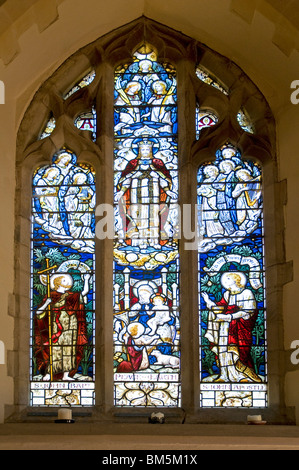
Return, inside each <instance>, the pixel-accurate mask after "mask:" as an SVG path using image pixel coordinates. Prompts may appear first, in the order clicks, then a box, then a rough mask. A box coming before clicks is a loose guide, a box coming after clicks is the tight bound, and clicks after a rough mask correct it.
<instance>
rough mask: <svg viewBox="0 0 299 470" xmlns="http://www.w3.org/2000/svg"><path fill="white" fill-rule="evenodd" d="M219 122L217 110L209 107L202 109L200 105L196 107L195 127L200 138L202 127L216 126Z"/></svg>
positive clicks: (197, 136)
mask: <svg viewBox="0 0 299 470" xmlns="http://www.w3.org/2000/svg"><path fill="white" fill-rule="evenodd" d="M217 123H218V116H217V115H216V113H215V112H213V111H210V110H208V109H200V108H199V106H197V107H196V116H195V128H196V138H197V139H199V137H200V133H201V130H202V129H205V128H206V127H212V126H215V125H216V124H217Z"/></svg>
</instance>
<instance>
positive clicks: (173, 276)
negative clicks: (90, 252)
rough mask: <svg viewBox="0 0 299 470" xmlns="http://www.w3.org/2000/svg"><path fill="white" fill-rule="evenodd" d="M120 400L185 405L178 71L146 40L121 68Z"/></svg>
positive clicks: (117, 150) (117, 114)
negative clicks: (159, 57)
mask: <svg viewBox="0 0 299 470" xmlns="http://www.w3.org/2000/svg"><path fill="white" fill-rule="evenodd" d="M114 97H115V106H114V120H115V122H114V123H115V126H114V136H115V147H114V171H115V173H114V194H115V232H116V237H115V242H114V315H113V326H114V403H115V406H125V407H129V406H140V407H147V406H154V407H177V406H180V403H181V396H180V321H179V256H178V248H179V246H178V240H177V238H176V233H177V225H178V218H177V215H178V214H177V212H178V210H177V203H178V164H177V105H176V74H175V69H174V68H173V66H172V65H171V64H166V63H165V64H160V63H159V62H158V61H157V57H156V54H155V52H154V51H153V50H152V49H151V48H150V47H149V46H145V47H143V48H141V49H139V50H138V51H136V53H135V54H134V55H133V62H132V63H130V64H124V65H121V66H120V67H118V68H117V69H116V71H115V96H114Z"/></svg>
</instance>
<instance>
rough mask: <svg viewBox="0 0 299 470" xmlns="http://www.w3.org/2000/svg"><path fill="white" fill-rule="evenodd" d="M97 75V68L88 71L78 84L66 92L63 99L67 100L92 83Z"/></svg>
mask: <svg viewBox="0 0 299 470" xmlns="http://www.w3.org/2000/svg"><path fill="white" fill-rule="evenodd" d="M95 76H96V72H95V70H91V71H90V72H88V73H87V74H86V75H84V77H83V78H82V79H81V80H80V81H79V82H78V83H77V84H76V85H74V86H73V87H72V88H71V89H70V90H69V91H68V92H66V93H65V94H64V97H63V99H64V100H67V99H68V98H69V97H70V96H72V95H73V94H74V93H76V92H77V91H79V90H81V89H82V88H85V87H87V86H88V85H90V84H91V83H92V82H93V80H94V79H95Z"/></svg>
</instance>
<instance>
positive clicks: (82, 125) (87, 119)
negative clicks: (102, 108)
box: [75, 108, 97, 141]
mask: <svg viewBox="0 0 299 470" xmlns="http://www.w3.org/2000/svg"><path fill="white" fill-rule="evenodd" d="M75 126H76V127H77V129H79V130H80V131H89V132H91V133H92V140H93V141H95V140H96V126H97V117H96V111H95V109H94V108H92V109H91V111H89V112H88V113H82V114H80V115H79V116H78V117H77V118H76V119H75Z"/></svg>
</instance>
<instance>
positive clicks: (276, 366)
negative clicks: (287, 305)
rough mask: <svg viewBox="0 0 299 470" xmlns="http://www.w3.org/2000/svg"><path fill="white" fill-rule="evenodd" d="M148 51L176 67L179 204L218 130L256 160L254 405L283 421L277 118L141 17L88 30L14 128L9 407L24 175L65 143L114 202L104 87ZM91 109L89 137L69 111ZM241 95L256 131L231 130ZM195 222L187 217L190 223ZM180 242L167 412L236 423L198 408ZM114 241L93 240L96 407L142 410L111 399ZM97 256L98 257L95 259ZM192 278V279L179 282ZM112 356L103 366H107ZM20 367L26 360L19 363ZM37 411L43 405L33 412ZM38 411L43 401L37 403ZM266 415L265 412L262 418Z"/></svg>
mask: <svg viewBox="0 0 299 470" xmlns="http://www.w3.org/2000/svg"><path fill="white" fill-rule="evenodd" d="M147 38H150V41H148V42H150V43H151V44H152V45H153V46H154V47H155V48H156V49H157V52H158V56H159V60H160V61H161V60H165V61H169V62H171V63H173V64H174V66H175V67H176V70H177V81H178V126H179V137H178V155H179V173H180V191H181V192H180V204H181V205H182V204H193V205H194V206H195V204H196V188H197V169H198V167H199V165H201V164H203V163H204V162H206V161H209V160H210V159H211V156H213V155H215V153H216V151H217V149H218V148H220V147H221V145H222V144H224V143H225V142H226V141H227V140H230V141H231V143H232V144H233V145H235V146H237V147H238V148H239V149H240V150H241V152H242V156H243V158H244V159H253V160H254V161H257V162H258V163H259V164H260V165H261V166H262V169H263V175H264V227H265V269H266V299H267V318H268V328H267V332H268V333H267V336H268V379H269V382H268V384H269V406H268V408H267V409H265V410H263V416H265V419H268V420H271V421H272V422H273V421H274V422H275V421H277V422H280V423H281V422H284V421H285V420H286V419H288V414H289V411H288V409H287V407H286V404H285V399H284V390H283V389H284V376H285V373H286V372H285V368H284V366H283V358H284V356H283V349H284V346H283V335H282V328H281V326H282V322H283V306H282V292H283V285H284V284H285V283H286V282H288V280H289V279H290V277H291V274H290V271H291V266H290V265H289V264H288V263H286V259H285V252H284V220H283V205H284V204H285V203H286V199H285V182H280V181H279V178H278V165H277V159H276V135H275V121H274V117H273V115H272V112H271V110H270V108H269V106H268V104H267V102H266V100H265V98H264V97H263V95H262V94H261V92H260V91H259V90H258V89H257V87H256V86H255V85H254V83H253V82H252V81H251V80H250V78H249V77H247V76H246V75H245V74H244V72H243V71H242V70H241V69H240V68H239V67H238V66H237V65H236V64H234V63H233V62H232V61H230V60H229V59H227V58H225V57H223V56H221V55H220V54H218V53H217V52H214V51H212V50H211V49H209V48H208V47H206V46H205V45H203V44H201V43H199V42H198V41H195V40H194V39H192V38H189V37H187V36H185V35H183V34H181V33H179V32H176V31H174V30H171V29H170V28H168V27H166V26H163V25H161V24H158V23H156V22H154V21H152V20H149V19H148V18H145V17H142V18H140V19H137V20H135V21H133V22H132V23H130V24H129V25H126V26H123V27H120V28H118V29H117V30H114V31H113V32H111V33H108V34H107V35H105V36H103V37H101V38H99V39H97V40H96V41H94V42H93V43H91V44H89V45H87V46H85V47H84V48H83V49H81V50H80V51H78V52H76V53H75V54H73V55H72V56H71V57H70V58H69V59H68V60H66V61H65V62H64V64H63V65H62V66H60V67H59V69H58V70H57V71H56V72H55V73H54V74H53V75H52V76H51V77H49V78H48V79H47V80H46V81H45V82H44V84H43V85H42V86H41V87H40V88H39V90H38V91H37V92H36V94H35V96H34V97H33V100H32V102H31V103H30V105H29V106H28V108H27V110H26V112H25V114H24V117H23V120H22V122H21V124H20V127H19V131H18V135H17V155H16V178H17V190H16V233H15V293H14V298H15V318H14V321H15V331H16V334H15V345H14V355H13V364H14V367H13V371H12V374H11V375H12V377H13V379H14V390H15V403H14V410H15V412H16V413H20V410H23V411H22V412H23V414H24V416H25V419H27V418H28V416H30V413H31V414H32V413H33V414H34V413H35V412H36V410H33V409H30V407H29V406H28V403H29V401H28V387H29V357H30V356H29V331H30V328H29V312H30V290H29V288H30V285H29V278H30V275H29V273H30V243H29V240H30V225H31V223H30V214H31V197H30V195H31V181H32V174H33V172H34V170H35V168H37V167H38V166H41V165H50V164H51V159H52V156H53V155H54V154H55V153H56V152H57V151H58V150H59V149H60V148H62V147H63V146H65V147H67V148H69V149H70V150H71V151H72V152H74V153H75V154H76V155H77V158H78V163H80V162H86V163H90V164H91V165H92V166H93V167H94V169H95V171H96V174H97V186H96V191H97V201H98V202H97V203H98V204H99V203H101V202H105V203H106V204H110V205H111V206H112V205H113V191H112V187H113V184H112V181H113V85H114V69H115V67H116V66H117V65H119V64H121V63H125V62H127V61H130V60H131V55H130V54H131V53H132V51H133V50H136V49H137V48H138V46H139V45H140V44H141V43H142V41H144V40H148V39H147ZM199 63H200V64H202V65H203V66H204V67H205V68H206V69H208V70H211V71H212V72H213V74H214V75H215V76H216V77H219V79H220V80H221V82H223V83H225V84H226V85H227V86H228V88H229V90H230V93H229V95H228V96H225V95H223V94H222V93H221V92H220V91H218V90H217V89H215V88H213V87H210V86H209V85H207V84H206V83H203V82H201V81H200V80H199V79H198V77H197V76H196V73H195V69H196V66H197V65H198V64H199ZM90 68H95V71H96V77H95V79H94V80H93V82H92V83H91V84H90V85H89V86H88V87H85V88H83V89H81V90H79V91H77V92H76V93H75V94H73V95H72V96H70V97H69V98H68V99H67V100H65V101H64V100H63V94H64V93H65V92H67V91H68V90H69V89H70V88H71V87H72V86H73V84H74V83H76V82H77V81H79V79H80V78H81V77H83V76H84V74H85V72H86V71H88V70H90ZM94 103H95V109H96V113H97V126H96V127H97V138H96V141H95V142H93V141H92V138H91V135H89V133H88V132H87V131H80V130H78V129H76V127H75V125H74V119H75V117H76V116H78V115H79V114H80V113H82V112H85V111H86V110H89V109H91V108H92V105H93V104H94ZM197 103H199V105H200V107H201V108H208V109H211V110H212V111H213V110H214V111H215V112H216V113H217V115H218V116H219V121H218V123H217V124H216V125H215V126H213V127H212V128H208V129H202V131H201V135H200V138H199V139H198V140H197V139H196V131H195V110H196V105H197ZM241 105H243V106H244V107H245V108H246V110H247V112H248V113H249V115H250V117H251V119H252V120H253V122H254V125H255V129H256V133H255V134H254V135H250V134H248V133H246V132H244V130H243V129H241V128H240V126H239V124H238V122H237V113H238V111H239V109H240V107H241ZM51 113H53V115H54V117H55V119H56V127H55V130H54V131H53V132H52V134H51V135H50V136H48V137H47V138H45V139H42V140H38V136H39V135H40V134H41V132H42V131H43V128H44V126H45V124H46V123H47V122H48V120H49V116H50V114H51ZM109 180H111V185H109V183H108V182H109ZM193 222H194V223H195V220H194V221H193ZM185 242H188V240H185V239H184V237H183V238H182V240H181V243H180V246H181V250H180V260H181V261H180V263H181V272H180V278H181V305H183V306H184V311H185V312H188V314H185V315H184V314H183V312H182V316H181V318H182V321H181V330H182V337H181V338H182V339H181V341H182V345H183V346H182V375H181V379H182V408H181V409H176V410H170V411H169V412H168V410H165V413H166V416H167V413H169V414H170V415H171V414H172V415H173V414H175V415H176V417H177V419H182V416H187V417H188V418H189V419H190V420H191V421H192V422H194V421H195V422H215V421H216V422H234V421H240V420H245V418H246V416H247V414H248V409H242V410H240V409H229V410H227V409H225V410H224V409H221V410H217V409H213V410H210V409H209V410H204V409H201V408H200V406H199V348H198V344H199V338H198V292H197V266H198V264H197V251H195V250H193V251H188V250H183V248H182V247H183V246H184V243H185ZM112 256H113V241H112V240H109V239H105V240H96V259H97V261H96V278H97V279H98V283H97V286H96V301H97V306H96V334H95V341H96V358H97V359H96V406H95V407H94V408H93V409H91V410H86V412H88V413H90V415H91V419H93V418H94V417H95V416H98V415H99V414H100V415H104V416H105V417H108V418H109V417H111V416H114V417H115V416H116V417H120V418H122V419H127V418H128V419H130V417H131V416H143V417H144V416H148V414H149V411H150V410H149V409H142V410H140V409H139V410H135V409H132V410H130V412H129V413H128V410H127V409H126V410H125V411H123V410H121V409H115V408H114V406H113V398H112V396H113V393H112V384H113V368H112V358H113V351H112V322H111V321H110V316H109V315H110V313H109V312H112V308H113V307H112V299H113V292H112V291H113V286H112V283H111V285H109V283H107V282H105V280H106V279H112V278H113V263H112ZM99 259H101V262H99V261H98V260H99ZM184 279H193V280H194V281H193V283H189V282H188V283H187V282H184ZM110 365H111V366H110ZM27 369H28V370H27ZM39 411H41V410H39ZM42 411H43V412H44V413H45V414H46V415H47V413H48V412H49V411H50V410H48V409H43V410H42ZM267 417H268V418H267Z"/></svg>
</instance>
